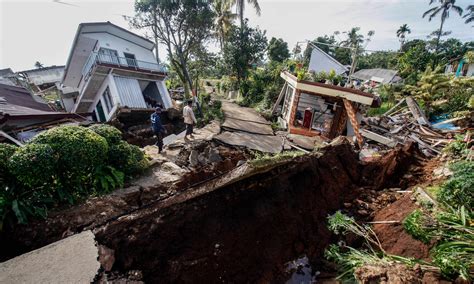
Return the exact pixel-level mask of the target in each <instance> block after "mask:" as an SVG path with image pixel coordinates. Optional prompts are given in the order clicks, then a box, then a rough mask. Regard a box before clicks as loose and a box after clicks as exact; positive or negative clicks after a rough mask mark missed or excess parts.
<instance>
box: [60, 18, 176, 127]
mask: <svg viewBox="0 0 474 284" xmlns="http://www.w3.org/2000/svg"><path fill="white" fill-rule="evenodd" d="M154 46H155V45H154V43H153V42H151V41H150V40H148V39H146V38H143V37H141V36H139V35H136V34H134V33H132V32H130V31H128V30H125V29H123V28H121V27H118V26H116V25H114V24H112V23H110V22H102V23H82V24H80V25H79V28H78V29H77V33H76V36H75V38H74V42H73V44H72V48H71V51H70V54H69V58H68V60H67V64H66V69H65V71H64V77H63V80H62V84H63V85H64V86H67V87H71V88H75V89H77V90H78V93H75V94H76V95H72V96H69V97H68V96H67V94H65V96H64V97H63V102H64V105H65V108H66V110H67V111H69V112H77V113H93V115H92V116H93V119H95V120H97V121H102V122H104V121H108V120H110V119H111V118H112V117H113V115H114V113H115V112H116V111H117V110H118V109H119V108H124V107H128V108H132V109H145V108H153V107H155V106H156V105H157V104H162V105H163V106H164V107H165V108H169V107H171V106H172V102H171V97H170V95H169V93H168V90H167V89H166V86H165V81H164V80H165V78H166V76H167V73H166V69H165V67H164V66H163V65H160V64H158V63H157V60H156V58H155V55H154V54H153V48H154ZM72 94H74V93H72Z"/></svg>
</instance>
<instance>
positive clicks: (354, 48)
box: [341, 27, 375, 76]
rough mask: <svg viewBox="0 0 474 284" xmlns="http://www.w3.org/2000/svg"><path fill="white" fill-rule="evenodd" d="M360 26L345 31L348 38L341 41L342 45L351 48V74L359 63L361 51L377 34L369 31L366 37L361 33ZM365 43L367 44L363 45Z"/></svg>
mask: <svg viewBox="0 0 474 284" xmlns="http://www.w3.org/2000/svg"><path fill="white" fill-rule="evenodd" d="M359 31H360V28H359V27H355V28H352V29H351V30H350V31H348V32H343V33H344V34H346V35H347V38H346V39H345V40H343V41H341V45H342V46H345V47H349V48H350V49H351V61H352V63H351V70H350V71H349V76H351V75H352V74H353V73H354V71H355V68H356V65H357V56H358V55H359V53H360V52H361V51H362V49H364V48H365V46H367V44H368V43H369V42H370V40H371V38H372V36H373V35H374V34H375V32H374V31H369V32H368V33H367V37H364V35H362V34H360V33H359ZM364 43H365V46H362V45H363V44H364Z"/></svg>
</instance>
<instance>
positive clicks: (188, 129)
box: [186, 124, 193, 135]
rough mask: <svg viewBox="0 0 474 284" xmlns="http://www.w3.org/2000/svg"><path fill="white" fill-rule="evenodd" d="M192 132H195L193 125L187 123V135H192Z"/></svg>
mask: <svg viewBox="0 0 474 284" xmlns="http://www.w3.org/2000/svg"><path fill="white" fill-rule="evenodd" d="M192 134H193V125H192V124H186V135H192Z"/></svg>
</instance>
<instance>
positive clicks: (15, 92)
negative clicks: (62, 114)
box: [0, 84, 51, 112]
mask: <svg viewBox="0 0 474 284" xmlns="http://www.w3.org/2000/svg"><path fill="white" fill-rule="evenodd" d="M33 96H34V95H32V94H31V93H30V92H29V91H28V90H27V89H24V88H21V87H16V86H10V85H5V84H0V97H1V98H3V102H0V112H5V111H4V110H6V109H7V107H6V106H7V105H15V106H20V107H25V108H29V109H34V110H41V111H51V108H50V107H49V106H48V104H47V103H46V102H41V100H39V98H37V99H35V98H34V97H33ZM8 109H10V110H12V108H8Z"/></svg>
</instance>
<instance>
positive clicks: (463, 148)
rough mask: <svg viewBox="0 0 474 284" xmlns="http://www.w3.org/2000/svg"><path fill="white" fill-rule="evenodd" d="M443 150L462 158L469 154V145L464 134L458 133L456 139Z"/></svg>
mask: <svg viewBox="0 0 474 284" xmlns="http://www.w3.org/2000/svg"><path fill="white" fill-rule="evenodd" d="M443 151H444V152H446V153H448V154H450V155H452V156H454V157H455V158H462V157H464V156H467V155H468V154H469V145H468V143H466V142H465V141H464V136H463V135H456V137H455V140H454V141H452V142H451V143H449V144H448V146H446V147H444V149H443Z"/></svg>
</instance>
